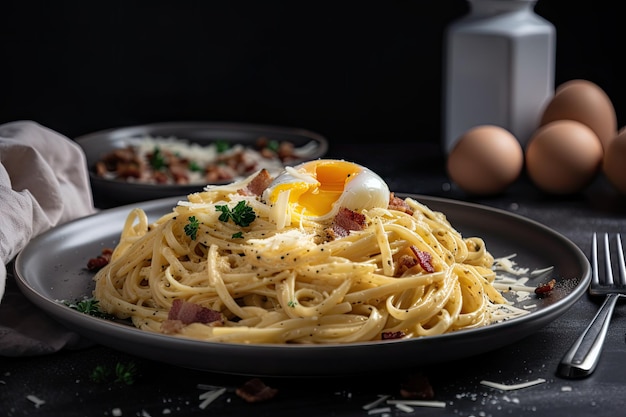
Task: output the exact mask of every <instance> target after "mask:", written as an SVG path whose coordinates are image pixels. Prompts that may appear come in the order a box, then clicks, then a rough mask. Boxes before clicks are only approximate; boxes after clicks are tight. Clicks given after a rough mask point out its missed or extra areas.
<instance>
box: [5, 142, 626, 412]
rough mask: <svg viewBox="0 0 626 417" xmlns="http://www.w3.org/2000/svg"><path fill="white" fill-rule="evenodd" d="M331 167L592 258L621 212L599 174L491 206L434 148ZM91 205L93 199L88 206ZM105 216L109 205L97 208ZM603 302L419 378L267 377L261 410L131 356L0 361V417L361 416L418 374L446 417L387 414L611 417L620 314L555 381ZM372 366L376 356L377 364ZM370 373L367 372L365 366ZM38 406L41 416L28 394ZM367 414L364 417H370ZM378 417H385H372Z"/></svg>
mask: <svg viewBox="0 0 626 417" xmlns="http://www.w3.org/2000/svg"><path fill="white" fill-rule="evenodd" d="M328 156H329V157H337V158H344V159H347V160H352V161H355V162H358V163H361V164H363V165H366V166H368V167H370V168H371V169H373V170H374V171H376V172H378V173H379V174H380V175H381V176H382V177H383V178H384V179H385V180H386V181H387V182H388V184H389V187H390V189H391V190H392V191H397V192H407V193H417V194H425V195H432V196H439V197H446V198H451V199H455V200H463V201H471V202H475V203H480V204H484V205H487V206H492V207H497V208H500V209H504V210H507V211H511V212H514V213H516V214H518V215H521V216H524V217H527V218H530V219H533V220H536V221H538V222H540V223H543V224H545V225H547V226H549V227H550V228H552V229H554V230H556V231H557V232H559V233H561V234H563V235H564V236H566V237H567V238H569V239H570V240H572V241H573V242H574V243H575V244H577V245H578V246H579V247H580V248H581V249H582V250H583V251H584V252H585V254H587V255H588V254H589V248H590V239H591V234H592V232H594V231H598V232H618V231H623V230H624V226H626V202H625V198H624V197H623V196H620V195H618V194H617V193H616V192H615V191H614V190H613V188H612V187H611V186H610V185H609V184H608V183H607V182H606V180H605V179H604V178H603V177H602V176H601V175H599V176H598V178H597V180H596V181H594V183H593V184H591V185H590V186H589V187H587V188H586V189H585V190H583V191H582V192H581V193H579V194H576V195H571V196H550V195H545V194H543V193H541V192H540V191H539V190H537V189H536V188H535V187H534V186H533V185H532V184H531V183H530V182H529V181H528V180H527V179H525V178H524V177H522V178H520V180H519V181H517V182H516V183H515V184H514V185H512V186H511V187H510V188H509V189H508V190H507V191H506V192H504V193H502V194H501V195H498V196H491V197H481V198H478V197H473V196H468V195H466V194H465V193H463V192H462V191H461V190H459V189H458V188H457V187H456V186H454V184H451V183H450V181H449V179H448V178H447V177H446V175H445V170H444V159H443V157H442V156H441V154H440V150H439V147H438V146H436V145H434V144H430V145H428V144H426V145H425V144H418V143H415V144H410V143H396V144H394V143H389V144H385V146H384V147H381V146H380V145H364V144H333V143H332V142H331V146H330V150H329V154H328ZM96 197H97V196H96ZM99 204H100V205H101V206H104V205H108V206H111V205H114V202H111V201H108V202H99ZM598 307H599V304H598V303H597V301H595V300H592V299H591V298H589V297H588V296H587V295H584V296H583V297H582V298H581V299H580V300H578V301H577V302H576V303H575V304H574V305H573V307H572V308H571V309H570V310H568V311H567V312H565V313H564V314H563V315H562V316H561V317H559V318H558V319H556V320H555V321H554V322H552V323H549V324H548V325H547V326H546V327H544V328H542V329H540V330H538V331H537V332H536V333H533V334H532V335H530V336H528V337H525V338H523V339H522V340H520V341H518V342H515V343H513V344H510V345H506V346H505V347H502V348H499V349H496V350H493V351H491V350H490V351H488V352H486V353H484V354H481V355H477V356H475V357H472V358H471V359H472V360H466V359H463V360H458V361H452V362H446V363H440V364H433V365H432V366H427V367H423V368H421V369H394V370H389V372H385V373H382V374H376V373H367V372H365V373H364V374H361V375H359V376H344V377H335V378H314V379H304V378H302V379H301V378H271V377H263V378H262V379H263V382H264V383H265V384H267V385H268V386H271V387H273V388H276V389H278V395H277V396H276V397H275V398H273V399H272V400H269V401H267V402H262V403H253V404H251V403H247V402H245V401H244V400H242V399H241V398H240V397H238V396H237V395H236V394H235V389H236V388H237V387H239V386H241V385H242V384H243V383H245V382H246V381H247V380H248V379H250V377H249V376H245V375H222V374H214V373H209V372H204V371H198V370H193V369H186V368H180V367H176V366H172V365H168V364H164V363H160V362H154V361H151V360H147V359H143V358H140V357H135V356H132V355H129V354H127V353H124V352H120V351H116V350H113V349H110V348H107V347H103V346H99V345H96V346H92V347H88V348H84V349H80V350H72V351H69V350H65V351H61V352H59V353H55V354H51V355H48V356H40V357H28V358H2V357H0V415H1V416H27V415H28V416H31V415H35V416H36V415H41V416H64V417H65V416H68V417H69V416H115V415H123V416H163V415H172V416H187V415H221V416H222V415H223V416H239V415H248V414H254V415H256V416H290V417H292V416H367V415H368V410H366V409H364V408H363V406H364V405H365V404H367V403H370V402H372V401H374V400H376V399H377V398H378V396H379V395H389V396H391V397H394V398H399V396H400V393H399V391H400V386H401V383H402V382H403V381H404V380H405V378H406V377H407V376H408V375H411V374H415V373H420V374H422V375H425V376H426V377H427V379H428V381H429V382H430V385H431V387H432V389H433V391H434V398H433V400H435V401H438V402H443V403H445V407H443V408H432V407H416V408H414V410H413V411H412V412H406V411H402V410H400V409H396V408H393V407H391V408H390V410H389V411H388V412H387V413H386V415H388V416H417V415H419V416H500V415H506V416H533V417H539V416H554V415H567V416H589V415H596V416H616V415H623V414H624V410H625V409H626V396H625V395H624V393H625V392H626V349H625V348H626V346H625V345H624V343H625V340H624V338H625V330H626V329H625V327H626V321H625V320H624V319H625V317H624V315H625V313H626V312H625V311H624V309H623V308H622V307H621V306H620V305H619V304H618V307H617V308H616V310H615V313H614V315H613V321H612V323H611V326H610V328H609V332H608V335H607V340H606V344H605V347H604V350H603V352H602V356H601V360H600V363H599V365H598V367H597V369H596V371H595V372H594V373H593V374H592V375H591V376H589V377H587V378H583V379H564V378H562V377H560V376H558V375H557V374H556V369H557V365H558V363H559V361H560V359H561V357H562V356H563V355H564V353H565V351H566V350H567V349H568V348H569V347H570V345H571V344H572V343H573V342H574V340H575V339H576V338H577V336H578V335H579V334H580V333H581V332H582V331H583V330H584V328H585V327H586V326H587V324H588V323H589V321H590V320H591V319H592V318H593V316H594V314H595V313H596V311H597V309H598ZM374 360H375V358H374ZM118 363H133V364H134V365H135V366H136V368H137V370H138V373H137V377H136V378H135V381H134V382H133V384H131V385H124V384H121V383H104V384H102V383H96V382H94V381H92V380H91V379H90V373H91V371H92V370H93V369H94V367H95V366H96V365H104V366H106V367H114V366H115V365H116V364H118ZM363 366H364V369H367V364H366V363H364V364H363ZM537 378H543V379H545V382H544V383H542V384H539V385H535V386H532V387H528V388H524V389H518V390H513V391H501V390H498V389H494V388H489V387H487V386H484V385H482V384H481V383H480V382H481V381H482V380H491V381H495V382H501V383H505V384H515V383H519V382H523V381H529V380H535V379H537ZM204 385H207V386H216V387H225V388H226V391H225V393H224V394H223V395H222V396H220V397H219V398H218V399H217V400H215V401H214V402H213V403H211V404H210V405H209V406H208V407H207V408H206V409H203V408H201V407H200V404H201V402H202V400H201V399H200V398H199V396H200V394H201V393H203V392H204V391H206V390H207V388H206V387H205V386H204ZM28 395H35V396H36V397H37V398H40V399H42V400H44V401H45V404H42V405H41V406H39V407H37V406H36V405H35V404H34V403H33V402H31V401H29V400H28V398H27V396H28ZM369 415H371V414H369ZM379 415H381V414H379Z"/></svg>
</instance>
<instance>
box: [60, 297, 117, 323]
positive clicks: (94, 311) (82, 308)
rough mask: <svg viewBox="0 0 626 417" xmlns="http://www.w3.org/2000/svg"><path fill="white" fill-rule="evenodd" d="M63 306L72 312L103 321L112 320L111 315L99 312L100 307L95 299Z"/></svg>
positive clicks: (67, 303)
mask: <svg viewBox="0 0 626 417" xmlns="http://www.w3.org/2000/svg"><path fill="white" fill-rule="evenodd" d="M65 305H66V306H68V307H69V308H71V309H73V310H76V311H79V312H81V313H84V314H88V315H90V316H93V317H100V318H103V319H112V318H113V316H112V315H110V314H107V313H103V312H102V311H100V305H99V303H98V300H96V299H95V298H88V299H85V300H82V301H78V302H76V303H69V302H66V303H65Z"/></svg>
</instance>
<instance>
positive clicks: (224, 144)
mask: <svg viewBox="0 0 626 417" xmlns="http://www.w3.org/2000/svg"><path fill="white" fill-rule="evenodd" d="M215 148H216V150H217V153H223V152H226V151H227V150H228V148H230V143H229V142H228V141H226V140H216V141H215Z"/></svg>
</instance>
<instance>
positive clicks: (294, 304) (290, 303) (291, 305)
mask: <svg viewBox="0 0 626 417" xmlns="http://www.w3.org/2000/svg"><path fill="white" fill-rule="evenodd" d="M297 305H298V303H297V302H296V301H293V300H290V301H288V302H287V306H288V307H291V308H295V306H297Z"/></svg>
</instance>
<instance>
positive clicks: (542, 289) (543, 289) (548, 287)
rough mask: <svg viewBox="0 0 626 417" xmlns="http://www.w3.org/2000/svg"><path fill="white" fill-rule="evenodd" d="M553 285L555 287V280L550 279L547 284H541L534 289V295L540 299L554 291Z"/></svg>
mask: <svg viewBox="0 0 626 417" xmlns="http://www.w3.org/2000/svg"><path fill="white" fill-rule="evenodd" d="M555 285H556V280H555V279H551V280H550V281H548V282H547V283H545V284H541V285H539V286H538V287H537V288H535V294H537V295H538V296H541V297H543V296H545V295H548V294H550V292H551V291H552V290H553V289H554V286H555Z"/></svg>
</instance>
